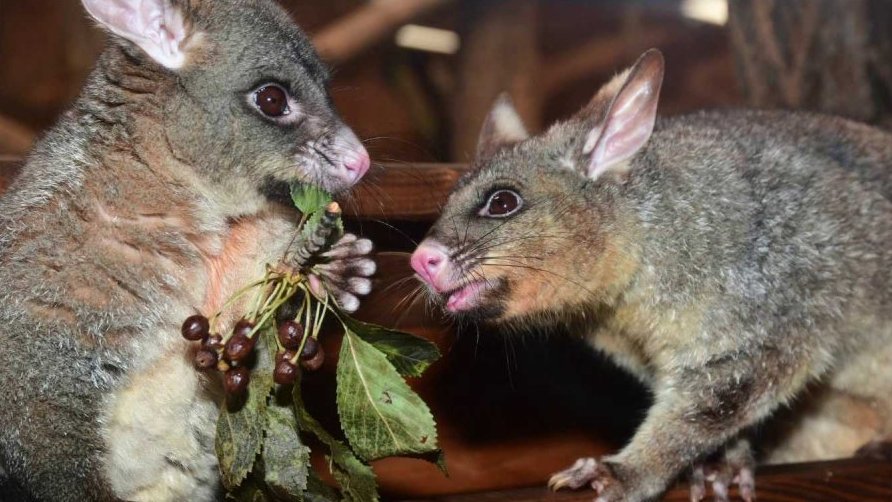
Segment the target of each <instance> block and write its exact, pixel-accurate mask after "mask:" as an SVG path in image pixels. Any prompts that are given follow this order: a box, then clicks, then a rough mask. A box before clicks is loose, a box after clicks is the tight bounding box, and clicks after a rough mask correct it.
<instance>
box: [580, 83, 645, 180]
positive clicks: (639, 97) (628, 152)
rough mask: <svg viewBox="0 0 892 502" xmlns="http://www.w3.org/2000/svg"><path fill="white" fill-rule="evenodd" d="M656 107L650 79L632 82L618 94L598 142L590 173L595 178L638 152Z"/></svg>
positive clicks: (590, 165) (594, 150)
mask: <svg viewBox="0 0 892 502" xmlns="http://www.w3.org/2000/svg"><path fill="white" fill-rule="evenodd" d="M636 84H637V85H636ZM656 111H657V95H656V94H655V93H654V89H653V86H652V85H651V83H650V82H647V81H645V82H640V83H639V82H630V83H629V85H627V87H626V88H624V89H623V90H622V91H621V92H620V95H619V96H617V99H616V101H615V102H614V103H613V106H612V107H611V109H610V112H609V114H608V116H607V119H606V127H604V129H603V131H601V133H600V137H599V138H598V139H597V142H596V143H595V146H594V149H593V151H592V157H591V161H590V163H589V168H588V175H589V177H590V178H592V179H596V178H598V177H599V176H601V175H602V174H604V173H605V172H608V171H609V170H610V169H611V168H613V167H615V166H617V164H619V163H621V162H623V161H625V160H628V159H629V158H631V157H632V156H633V155H635V153H636V152H638V150H640V149H641V147H643V146H644V144H645V143H647V140H648V139H650V135H651V133H652V132H653V127H654V121H655V120H656ZM593 132H594V131H593Z"/></svg>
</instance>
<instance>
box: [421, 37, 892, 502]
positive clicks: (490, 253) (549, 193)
mask: <svg viewBox="0 0 892 502" xmlns="http://www.w3.org/2000/svg"><path fill="white" fill-rule="evenodd" d="M663 72H664V59H663V57H662V55H661V53H660V52H659V51H656V50H651V51H648V52H647V53H645V54H644V55H643V56H641V58H640V59H639V60H638V61H637V63H636V64H635V65H634V66H633V67H631V68H630V69H628V70H627V71H625V72H623V73H621V74H619V75H618V76H616V77H615V78H614V79H613V80H612V81H610V82H609V83H608V84H607V85H606V86H604V87H603V88H602V89H601V90H600V91H599V92H598V93H597V94H596V95H595V96H594V98H593V99H592V101H591V102H590V103H589V104H588V105H587V106H586V107H585V108H583V109H582V110H581V111H580V112H579V113H578V114H577V115H575V116H573V117H572V118H570V119H569V120H566V121H564V122H560V123H558V124H556V125H554V126H552V127H551V128H550V129H548V130H547V131H546V132H544V133H543V134H541V135H538V136H535V137H529V135H528V134H527V131H526V130H525V128H524V126H523V124H522V123H521V121H520V119H519V118H518V116H517V113H516V112H515V111H514V109H513V108H512V107H511V105H510V101H508V100H507V99H502V100H500V101H499V102H498V103H497V104H496V106H495V107H494V109H493V111H492V112H491V114H490V116H489V118H488V119H487V122H486V124H485V125H484V127H483V132H482V134H481V138H480V143H479V148H478V154H477V158H476V160H475V161H474V163H473V165H472V167H471V169H470V171H469V172H468V173H467V174H466V175H465V176H464V177H463V178H462V179H461V180H460V181H459V182H458V184H457V186H456V187H455V189H454V191H453V192H452V194H451V195H450V197H449V199H448V202H447V203H446V205H445V208H444V209H443V214H442V216H441V217H440V218H439V220H438V221H437V222H436V223H435V224H434V226H433V227H432V228H431V230H430V233H429V235H428V236H427V238H426V239H425V240H424V241H423V242H422V244H421V245H420V246H419V247H418V249H417V250H416V251H415V253H414V254H413V256H412V260H411V261H412V266H413V268H414V269H415V271H416V272H417V275H418V277H420V279H421V280H423V281H424V282H425V283H426V284H427V285H428V290H429V291H430V293H431V294H432V295H433V296H434V297H435V298H437V299H439V300H441V301H442V302H443V303H445V310H446V311H448V312H449V313H450V314H452V315H454V316H457V317H460V318H465V319H472V320H474V319H476V320H478V321H482V322H488V323H492V324H496V325H506V326H513V327H519V328H522V329H530V328H531V327H535V326H554V325H558V324H562V325H564V326H568V327H570V329H571V330H574V331H576V332H578V333H579V334H580V335H582V336H585V337H587V339H589V340H590V341H591V343H592V344H593V345H594V347H596V348H597V349H600V350H601V351H603V352H604V353H606V354H608V355H609V356H610V357H612V359H613V360H614V361H616V362H617V363H618V364H619V365H620V366H622V367H624V368H626V369H627V370H629V371H630V372H632V373H633V374H634V375H636V376H637V377H638V378H639V379H640V380H641V381H642V382H643V383H644V384H645V385H646V386H648V387H649V388H650V390H651V391H652V394H653V396H654V403H653V405H652V407H651V409H650V410H649V412H648V414H647V417H646V419H645V420H644V422H643V423H642V424H641V425H640V427H639V428H638V430H637V431H636V433H635V434H634V437H633V438H632V439H631V441H630V442H629V443H628V444H627V445H626V446H625V447H624V448H623V449H622V450H621V451H620V452H618V453H616V454H615V455H610V456H607V457H605V458H603V459H594V458H588V459H580V460H579V461H577V462H576V464H574V465H573V466H572V467H571V468H569V469H567V470H566V471H563V472H560V473H557V474H556V475H555V476H554V477H552V479H551V482H550V485H551V486H552V487H553V488H562V487H570V488H578V487H581V486H583V485H586V484H588V485H591V487H593V488H594V489H595V490H596V491H597V493H598V497H599V500H605V501H614V500H628V501H637V500H647V499H652V498H655V497H657V496H659V495H660V494H661V493H662V492H663V491H664V490H665V489H666V488H667V486H668V485H669V484H670V483H671V482H672V481H673V479H675V478H676V477H677V476H679V475H680V474H682V473H684V472H685V471H686V470H688V469H692V468H693V470H694V481H695V482H696V481H697V480H698V478H699V483H700V484H701V485H700V486H699V489H697V487H696V483H695V487H694V488H693V495H694V498H701V497H702V496H703V495H704V493H703V486H702V483H703V482H704V479H703V478H704V471H703V464H704V463H705V462H706V461H707V457H708V456H710V455H713V454H717V455H719V456H720V457H723V459H722V458H720V459H719V461H720V462H725V463H726V464H723V465H727V466H730V467H729V469H727V472H732V473H733V472H734V471H735V470H736V471H737V476H736V478H737V481H738V482H740V483H741V485H742V486H741V490H742V493H743V494H744V496H745V497H746V498H752V496H753V489H754V487H753V480H752V472H751V465H750V464H751V460H752V455H753V452H752V449H751V448H750V444H749V441H750V437H751V436H750V434H749V433H750V432H751V431H752V430H753V428H754V427H755V426H756V425H758V424H761V423H762V422H764V421H765V420H766V419H768V418H769V417H772V416H774V415H775V414H776V413H777V412H778V411H779V410H781V409H784V408H787V407H792V408H794V410H796V411H798V413H794V414H793V417H792V418H788V419H787V422H788V427H787V428H786V430H785V431H784V434H783V435H782V436H781V437H780V438H779V439H778V440H777V441H775V442H774V443H772V444H771V445H766V448H765V450H766V451H765V452H764V455H766V457H767V458H766V459H765V460H766V461H768V462H771V461H780V460H787V461H790V460H808V459H825V458H836V457H844V456H849V455H851V454H853V453H854V452H855V451H856V450H857V449H858V448H859V447H861V446H862V445H864V444H869V445H870V446H869V447H867V451H873V452H877V451H882V448H881V445H882V444H883V441H888V440H890V439H892V136H890V135H889V134H887V133H886V132H883V131H880V130H878V129H874V128H871V127H869V126H866V125H862V124H858V123H855V122H851V121H848V120H843V119H841V118H835V117H829V116H821V115H815V114H808V113H796V112H783V111H753V110H750V111H746V110H737V111H732V110H728V111H711V112H699V113H693V114H689V115H683V116H678V117H673V118H666V119H660V120H657V119H656V111H657V106H658V101H659V94H660V88H661V84H662V78H663ZM591 399H597V396H591ZM605 406H609V403H605ZM731 476H732V475H728V476H727V477H726V478H725V479H724V480H723V481H724V484H717V486H716V488H718V489H719V490H718V493H717V495H718V496H719V497H723V496H725V495H726V492H725V493H724V494H723V493H721V492H723V491H725V490H726V489H727V484H728V483H729V482H730V481H731Z"/></svg>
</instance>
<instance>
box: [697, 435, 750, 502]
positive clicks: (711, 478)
mask: <svg viewBox="0 0 892 502" xmlns="http://www.w3.org/2000/svg"><path fill="white" fill-rule="evenodd" d="M753 465H754V460H753V457H752V452H751V449H750V444H749V442H748V441H746V440H743V439H741V440H738V441H737V442H735V443H733V444H732V445H731V446H729V447H728V448H727V449H725V450H724V451H722V452H721V453H720V456H719V457H717V458H714V459H713V460H712V461H706V462H703V463H700V464H697V465H695V466H694V467H693V468H692V469H691V473H690V479H689V484H690V500H691V502H701V501H703V500H705V499H706V495H707V489H706V485H707V482H708V483H710V484H711V486H712V496H713V500H715V501H716V502H726V501H728V500H730V495H729V492H730V490H731V487H732V486H734V485H737V488H738V491H739V493H740V498H742V499H743V500H744V501H745V502H752V501H753V500H755V499H756V479H755V476H754V475H753Z"/></svg>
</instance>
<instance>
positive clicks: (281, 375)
mask: <svg viewBox="0 0 892 502" xmlns="http://www.w3.org/2000/svg"><path fill="white" fill-rule="evenodd" d="M298 371H299V370H298V369H297V366H295V365H293V364H291V363H290V362H288V361H279V363H278V364H276V372H275V373H274V374H273V380H275V382H276V383H277V384H279V385H291V384H293V383H294V382H295V381H296V380H297V375H298Z"/></svg>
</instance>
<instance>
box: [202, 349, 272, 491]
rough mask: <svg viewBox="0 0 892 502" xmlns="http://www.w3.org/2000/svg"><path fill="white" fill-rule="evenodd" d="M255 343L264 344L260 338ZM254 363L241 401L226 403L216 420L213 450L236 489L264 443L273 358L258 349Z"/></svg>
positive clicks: (229, 484) (225, 480)
mask: <svg viewBox="0 0 892 502" xmlns="http://www.w3.org/2000/svg"><path fill="white" fill-rule="evenodd" d="M257 344H258V346H263V345H265V342H264V340H263V338H261V339H260V340H258V343H257ZM256 352H257V364H256V366H255V367H254V368H253V370H252V371H251V382H250V383H249V384H248V390H247V395H246V396H245V398H244V400H243V401H242V402H240V403H238V406H233V404H232V403H225V404H224V405H223V406H222V409H221V410H220V418H219V419H217V438H216V444H215V449H216V451H217V459H218V460H219V462H220V473H221V474H222V478H223V484H224V486H226V489H227V490H230V491H232V490H235V489H236V488H237V487H238V486H239V485H240V484H241V483H242V481H244V479H245V477H247V475H248V473H250V472H251V469H252V468H253V467H254V460H255V459H256V457H257V454H258V453H260V449H261V447H262V445H263V428H264V425H265V423H266V419H265V418H264V415H265V414H266V411H267V399H268V397H269V393H270V390H271V389H272V387H273V376H272V373H273V372H272V359H271V358H270V355H269V351H268V350H265V349H264V350H257V351H256Z"/></svg>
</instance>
